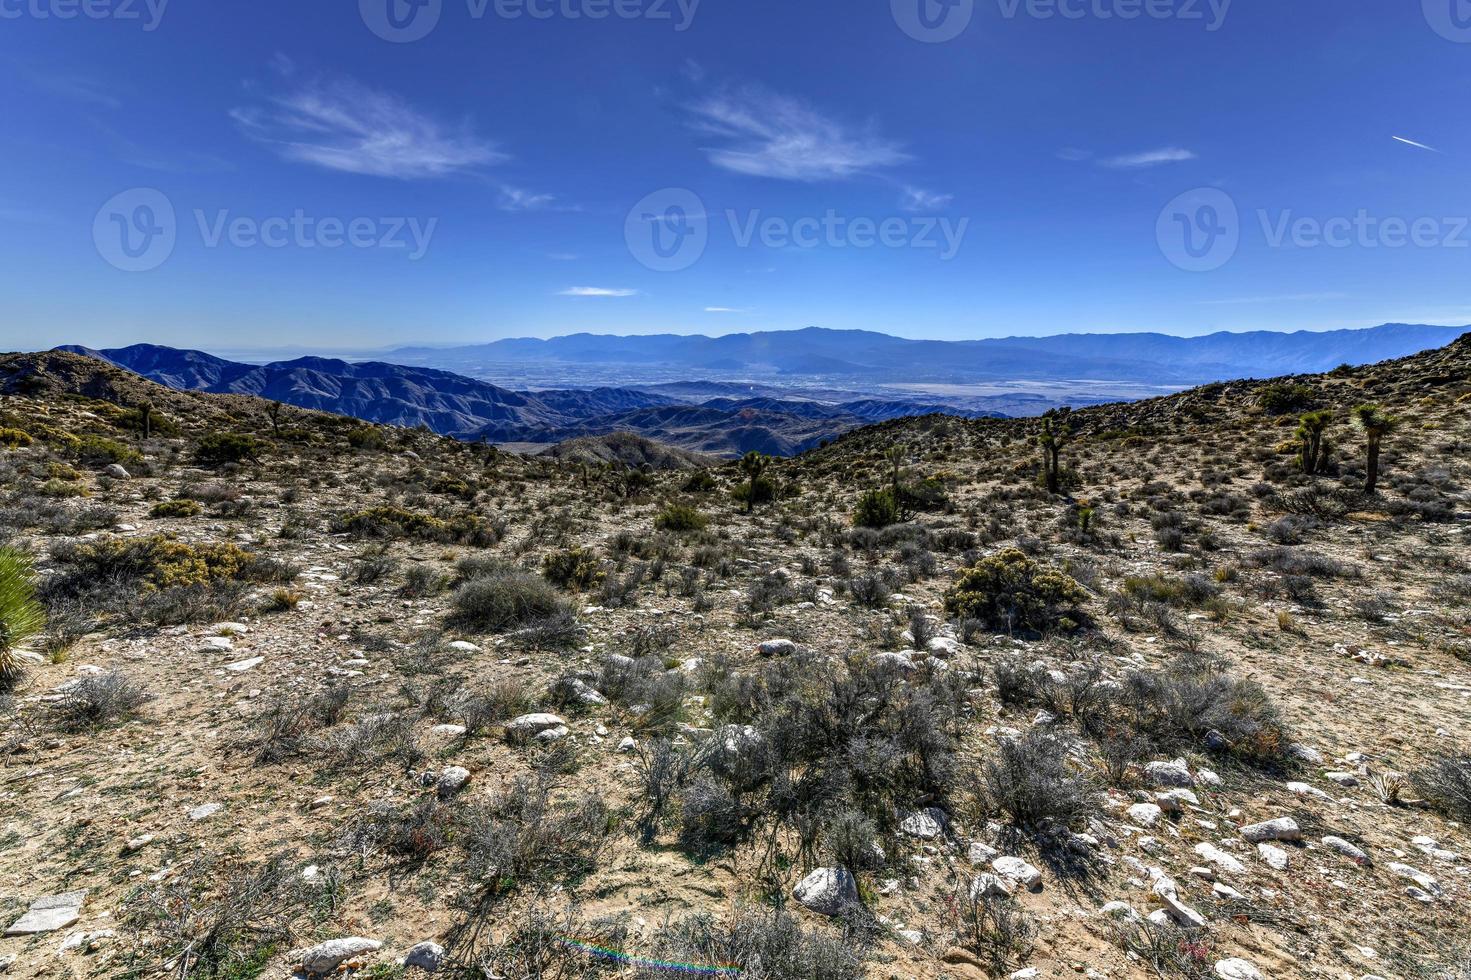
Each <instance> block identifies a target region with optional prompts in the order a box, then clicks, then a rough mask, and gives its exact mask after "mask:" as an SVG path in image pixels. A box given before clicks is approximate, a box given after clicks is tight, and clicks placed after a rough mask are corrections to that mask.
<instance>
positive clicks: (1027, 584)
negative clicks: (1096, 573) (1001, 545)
mask: <svg viewBox="0 0 1471 980" xmlns="http://www.w3.org/2000/svg"><path fill="white" fill-rule="evenodd" d="M1086 597H1087V596H1086V593H1085V592H1084V591H1083V588H1082V586H1080V585H1078V583H1077V582H1075V581H1074V580H1073V579H1072V578H1071V577H1069V576H1068V575H1065V574H1064V573H1062V572H1060V571H1058V570H1057V569H1054V568H1049V567H1047V566H1044V565H1041V564H1039V563H1037V562H1036V561H1033V560H1032V559H1031V558H1028V557H1027V556H1026V555H1025V554H1023V553H1022V552H1021V551H1020V550H1019V549H1016V548H1008V549H1006V550H1005V551H1002V552H1001V553H999V554H996V555H993V556H991V557H989V558H983V559H982V560H981V561H980V562H978V563H977V564H976V565H974V566H973V567H971V568H968V569H966V570H964V571H962V572H961V573H960V575H959V577H958V578H957V579H956V582H955V585H954V586H952V587H951V588H950V590H949V591H948V592H946V593H945V612H946V613H947V614H949V616H950V617H951V618H952V619H973V620H977V621H979V622H981V623H984V624H985V625H986V626H987V627H988V628H990V629H994V630H1001V631H1005V632H1008V633H1010V632H1016V631H1019V630H1020V631H1035V632H1039V633H1040V632H1046V631H1049V630H1053V629H1063V630H1069V629H1075V628H1076V627H1077V625H1078V620H1077V618H1075V617H1076V616H1077V615H1078V614H1077V613H1076V611H1075V610H1076V607H1077V606H1079V605H1080V604H1081V603H1082V602H1083V601H1084V599H1086Z"/></svg>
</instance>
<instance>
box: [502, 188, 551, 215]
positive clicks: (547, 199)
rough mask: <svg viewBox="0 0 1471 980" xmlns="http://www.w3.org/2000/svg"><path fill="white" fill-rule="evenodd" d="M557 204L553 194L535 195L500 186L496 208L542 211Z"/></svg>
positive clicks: (519, 189) (518, 189)
mask: <svg viewBox="0 0 1471 980" xmlns="http://www.w3.org/2000/svg"><path fill="white" fill-rule="evenodd" d="M556 202H557V195H555V194H536V193H533V192H531V191H526V190H522V189H521V188H519V187H512V186H510V185H509V184H502V185H501V196H500V201H499V202H498V204H497V206H498V207H499V208H500V209H501V210H502V211H544V210H546V209H547V208H550V207H552V206H553V205H554V204H556Z"/></svg>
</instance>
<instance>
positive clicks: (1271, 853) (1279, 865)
mask: <svg viewBox="0 0 1471 980" xmlns="http://www.w3.org/2000/svg"><path fill="white" fill-rule="evenodd" d="M1256 852H1257V854H1259V855H1261V858H1262V860H1263V861H1265V862H1266V864H1267V867H1269V868H1271V869H1272V870H1273V871H1286V870H1287V865H1288V863H1289V861H1288V858H1287V852H1286V851H1284V850H1282V848H1280V847H1274V846H1273V845H1271V844H1266V843H1263V844H1258V845H1257V846H1256Z"/></svg>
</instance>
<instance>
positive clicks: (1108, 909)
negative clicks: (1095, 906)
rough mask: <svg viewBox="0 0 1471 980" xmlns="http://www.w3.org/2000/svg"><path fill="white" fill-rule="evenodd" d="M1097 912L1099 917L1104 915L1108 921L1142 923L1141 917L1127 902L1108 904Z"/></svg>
mask: <svg viewBox="0 0 1471 980" xmlns="http://www.w3.org/2000/svg"><path fill="white" fill-rule="evenodd" d="M1098 911H1099V913H1100V914H1101V915H1105V916H1107V917H1108V918H1110V919H1118V920H1121V921H1123V922H1142V921H1143V917H1142V916H1140V914H1139V913H1138V912H1136V911H1135V910H1134V906H1132V905H1130V904H1129V903H1128V902H1109V903H1108V904H1107V905H1105V906H1104V907H1103V908H1101V909H1099V910H1098Z"/></svg>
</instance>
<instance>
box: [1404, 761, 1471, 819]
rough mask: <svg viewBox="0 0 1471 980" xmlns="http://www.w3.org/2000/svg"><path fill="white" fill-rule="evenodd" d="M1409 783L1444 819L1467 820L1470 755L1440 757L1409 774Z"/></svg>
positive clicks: (1469, 811)
mask: <svg viewBox="0 0 1471 980" xmlns="http://www.w3.org/2000/svg"><path fill="white" fill-rule="evenodd" d="M1410 782H1411V783H1412V784H1413V785H1414V787H1415V791H1416V792H1418V793H1419V794H1420V796H1421V797H1423V798H1424V800H1425V802H1426V803H1428V804H1430V805H1431V806H1432V807H1434V808H1435V809H1436V810H1438V811H1440V812H1441V813H1443V814H1444V815H1445V816H1446V817H1447V818H1449V819H1452V820H1459V821H1461V822H1462V823H1465V822H1467V821H1471V755H1462V756H1440V757H1438V758H1436V759H1435V760H1433V761H1432V762H1431V763H1430V764H1429V765H1428V766H1426V767H1425V768H1423V769H1418V770H1416V771H1415V772H1414V773H1413V774H1411V776H1410Z"/></svg>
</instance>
